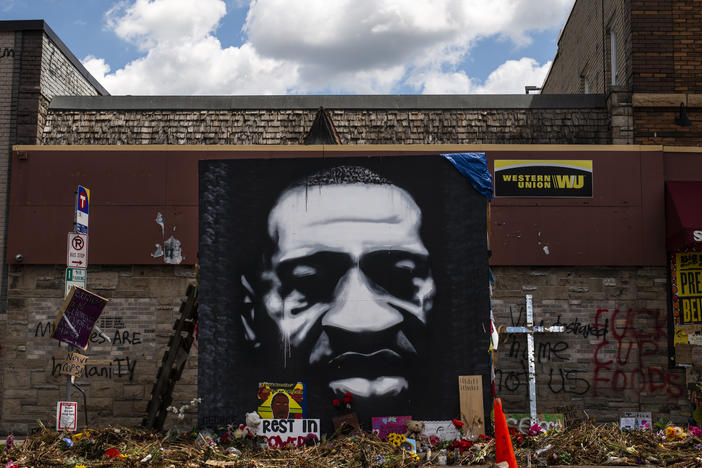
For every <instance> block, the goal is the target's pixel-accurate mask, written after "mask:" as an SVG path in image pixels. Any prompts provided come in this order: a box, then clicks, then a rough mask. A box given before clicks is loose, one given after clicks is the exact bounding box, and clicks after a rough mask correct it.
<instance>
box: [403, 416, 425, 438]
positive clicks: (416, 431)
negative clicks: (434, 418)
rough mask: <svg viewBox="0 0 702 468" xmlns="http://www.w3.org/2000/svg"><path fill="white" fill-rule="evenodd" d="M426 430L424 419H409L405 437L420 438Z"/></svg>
mask: <svg viewBox="0 0 702 468" xmlns="http://www.w3.org/2000/svg"><path fill="white" fill-rule="evenodd" d="M423 430H424V422H423V421H412V420H409V421H407V432H405V437H407V438H408V439H415V440H416V439H419V438H420V436H421V434H422V431H423Z"/></svg>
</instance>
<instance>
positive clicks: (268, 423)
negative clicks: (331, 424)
mask: <svg viewBox="0 0 702 468" xmlns="http://www.w3.org/2000/svg"><path fill="white" fill-rule="evenodd" d="M258 435H260V436H263V437H265V438H266V441H267V442H268V447H270V448H285V447H287V446H288V445H291V446H293V447H303V446H305V444H307V443H308V442H309V441H315V442H317V441H319V419H263V420H262V421H261V426H260V427H259V429H258Z"/></svg>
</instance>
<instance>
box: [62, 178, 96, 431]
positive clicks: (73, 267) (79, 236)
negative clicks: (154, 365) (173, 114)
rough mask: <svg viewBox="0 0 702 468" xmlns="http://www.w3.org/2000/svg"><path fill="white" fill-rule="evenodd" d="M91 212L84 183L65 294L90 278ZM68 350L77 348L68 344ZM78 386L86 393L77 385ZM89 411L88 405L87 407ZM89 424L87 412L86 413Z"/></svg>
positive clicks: (69, 250) (79, 194)
mask: <svg viewBox="0 0 702 468" xmlns="http://www.w3.org/2000/svg"><path fill="white" fill-rule="evenodd" d="M89 212H90V190H89V189H88V188H86V187H83V186H82V185H79V186H78V191H77V192H76V193H75V211H74V215H73V232H69V233H68V248H67V252H66V275H65V279H66V287H65V295H66V296H68V293H69V292H70V290H71V288H72V287H73V286H78V287H81V288H85V285H86V282H87V278H88V270H87V268H88V214H89ZM68 351H69V353H70V352H75V351H76V349H75V348H74V347H73V346H71V345H68ZM75 379H76V378H75V376H73V375H67V376H66V401H70V400H71V386H73V385H75ZM76 388H78V390H79V391H80V392H81V393H83V398H84V399H85V393H84V392H83V390H82V389H81V388H79V387H78V386H77V385H76ZM85 411H87V407H86V409H85ZM86 425H87V414H86Z"/></svg>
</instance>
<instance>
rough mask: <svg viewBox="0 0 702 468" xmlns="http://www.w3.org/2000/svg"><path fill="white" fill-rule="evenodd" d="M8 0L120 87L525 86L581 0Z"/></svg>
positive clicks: (433, 89) (149, 90)
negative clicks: (570, 12) (52, 31)
mask: <svg viewBox="0 0 702 468" xmlns="http://www.w3.org/2000/svg"><path fill="white" fill-rule="evenodd" d="M535 3H537V2H534V1H533V0H491V1H490V2H486V1H484V0H480V1H478V0H294V1H293V0H251V1H250V2H249V1H246V0H197V1H194V0H122V1H110V0H6V2H5V4H4V6H0V18H2V19H7V20H10V19H44V20H45V21H46V22H47V23H48V24H49V26H50V27H51V28H52V29H53V30H54V31H55V32H56V33H57V35H58V36H59V37H60V38H61V39H62V40H63V41H64V43H65V44H66V45H67V46H68V47H69V48H70V49H71V51H72V52H73V53H74V54H75V55H76V56H77V57H78V58H79V59H80V60H81V61H82V62H83V63H84V65H85V66H86V68H88V70H89V71H90V72H91V73H93V75H94V76H95V77H96V78H97V79H98V80H99V81H100V82H101V83H102V84H103V85H104V86H105V87H106V88H107V89H108V90H109V91H110V92H111V93H112V94H312V93H343V94H351V93H362V94H376V93H381V94H384V93H412V94H414V93H523V92H524V86H525V85H537V86H538V85H540V84H541V83H542V81H543V78H544V76H545V74H546V72H547V70H548V66H549V65H550V60H551V59H552V58H553V56H554V55H555V53H556V45H557V44H556V41H557V37H558V32H559V30H560V28H561V27H562V25H563V23H564V22H565V19H566V18H567V15H568V13H569V11H570V9H571V7H572V3H573V0H539V1H538V5H539V8H535V7H534V6H533V5H534V4H535Z"/></svg>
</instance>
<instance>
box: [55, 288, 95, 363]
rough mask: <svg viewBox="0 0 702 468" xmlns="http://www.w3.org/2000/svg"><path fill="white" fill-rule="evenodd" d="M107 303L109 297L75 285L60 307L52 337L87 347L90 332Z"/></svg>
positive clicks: (76, 345) (79, 346)
mask: <svg viewBox="0 0 702 468" xmlns="http://www.w3.org/2000/svg"><path fill="white" fill-rule="evenodd" d="M105 304H107V299H105V298H104V297H100V296H98V295H97V294H93V293H91V292H90V291H87V290H85V289H83V288H77V287H75V286H74V287H73V288H72V289H71V291H70V292H69V293H68V296H66V299H65V300H64V301H63V304H62V305H61V309H59V313H58V315H57V316H56V321H55V322H54V332H53V333H52V334H51V337H52V338H55V339H57V340H59V341H63V342H64V343H68V344H69V345H73V346H75V347H76V348H80V349H83V350H85V349H87V348H88V340H90V334H91V333H92V331H93V327H94V326H95V322H97V319H98V318H99V317H100V314H101V313H102V310H103V309H104V308H105Z"/></svg>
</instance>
